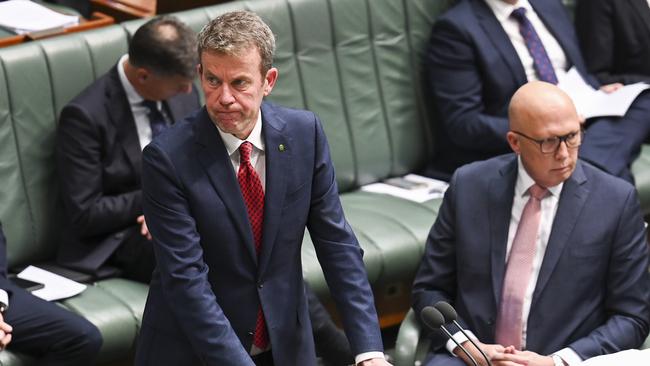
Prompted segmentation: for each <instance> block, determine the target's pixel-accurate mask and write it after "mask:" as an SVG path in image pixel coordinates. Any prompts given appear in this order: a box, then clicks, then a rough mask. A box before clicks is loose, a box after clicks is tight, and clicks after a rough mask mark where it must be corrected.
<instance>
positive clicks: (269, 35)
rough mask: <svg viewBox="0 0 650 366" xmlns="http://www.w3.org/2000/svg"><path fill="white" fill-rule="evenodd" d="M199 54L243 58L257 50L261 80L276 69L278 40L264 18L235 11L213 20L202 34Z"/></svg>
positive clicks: (200, 34) (248, 12)
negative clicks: (253, 49)
mask: <svg viewBox="0 0 650 366" xmlns="http://www.w3.org/2000/svg"><path fill="white" fill-rule="evenodd" d="M198 38H199V41H198V53H199V57H201V55H202V54H203V52H214V53H217V54H224V55H234V56H237V55H240V54H241V52H243V51H246V50H248V49H249V48H250V47H253V46H254V47H257V50H258V51H259V53H260V57H261V59H262V65H261V72H262V76H264V75H265V74H266V72H267V71H268V70H269V69H270V68H271V67H272V66H273V54H274V53H275V36H273V32H272V31H271V28H269V26H268V25H267V24H266V23H264V21H263V20H262V18H260V17H259V16H258V15H257V14H255V13H253V12H250V11H233V12H230V13H225V14H223V15H220V16H218V17H217V18H215V19H212V20H211V21H210V22H209V23H208V24H206V25H205V26H204V27H203V29H201V32H199V37H198Z"/></svg>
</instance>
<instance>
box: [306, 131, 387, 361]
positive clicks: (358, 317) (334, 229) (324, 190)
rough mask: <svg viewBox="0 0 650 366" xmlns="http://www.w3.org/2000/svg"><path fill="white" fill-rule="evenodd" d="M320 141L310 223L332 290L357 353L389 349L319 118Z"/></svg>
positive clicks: (317, 138) (316, 158)
mask: <svg viewBox="0 0 650 366" xmlns="http://www.w3.org/2000/svg"><path fill="white" fill-rule="evenodd" d="M315 146H316V153H315V161H314V175H313V182H312V195H311V207H310V211H309V217H308V221H307V229H308V230H309V234H310V235H311V238H312V241H313V242H314V247H315V249H316V255H317V256H318V261H319V262H320V264H321V267H322V268H323V272H324V274H325V279H326V281H327V284H328V286H329V288H330V293H331V295H332V297H333V298H334V300H335V301H336V304H337V307H338V310H339V314H341V317H342V318H343V325H344V327H345V331H346V335H347V336H348V339H349V340H350V345H351V349H352V352H353V354H355V355H358V354H360V353H364V352H370V351H380V352H383V349H384V348H383V345H382V341H381V334H380V331H379V321H378V318H377V311H376V309H375V305H374V297H373V294H372V290H371V289H370V284H369V283H368V275H367V274H366V269H365V266H364V263H363V258H362V253H363V251H362V249H361V248H360V246H359V243H358V242H357V239H356V237H355V235H354V233H353V232H352V228H351V227H350V225H349V224H348V222H347V220H346V219H345V216H344V214H343V208H342V207H341V201H340V199H339V194H338V188H337V185H336V178H335V174H334V167H333V165H332V161H331V158H330V152H329V147H328V144H327V140H326V138H325V133H324V132H323V129H322V126H321V124H320V121H319V120H318V119H316V134H315Z"/></svg>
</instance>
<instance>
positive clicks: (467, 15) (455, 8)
mask: <svg viewBox="0 0 650 366" xmlns="http://www.w3.org/2000/svg"><path fill="white" fill-rule="evenodd" d="M470 21H471V22H470ZM476 21H477V18H476V14H475V13H474V9H473V5H472V3H471V1H468V0H464V1H458V2H457V3H456V4H454V5H452V6H451V7H449V8H448V9H447V10H445V11H444V12H443V13H442V14H440V16H439V17H438V18H437V19H436V23H452V24H455V25H456V26H459V27H463V28H465V27H469V26H472V25H474V24H476Z"/></svg>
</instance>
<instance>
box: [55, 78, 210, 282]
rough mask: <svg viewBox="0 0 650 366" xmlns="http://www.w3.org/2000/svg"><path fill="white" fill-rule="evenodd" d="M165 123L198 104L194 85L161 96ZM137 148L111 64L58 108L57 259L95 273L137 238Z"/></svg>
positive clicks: (139, 199)
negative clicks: (60, 216) (60, 213)
mask: <svg viewBox="0 0 650 366" xmlns="http://www.w3.org/2000/svg"><path fill="white" fill-rule="evenodd" d="M165 104H166V106H167V108H168V111H169V114H170V117H171V119H172V121H180V120H181V119H183V118H184V117H185V116H187V115H188V114H190V113H191V112H193V111H194V110H196V109H197V108H198V107H199V98H198V94H197V92H196V89H195V88H193V89H192V93H191V94H180V95H177V96H175V97H172V98H170V99H169V100H167V101H165ZM141 156H142V150H141V148H140V142H139V140H138V132H137V130H136V126H135V121H134V119H133V113H131V107H130V105H129V101H128V99H127V96H126V93H125V92H124V88H122V84H121V82H120V78H119V74H118V71H117V66H114V67H113V68H111V70H110V71H109V72H108V73H106V74H105V75H103V76H102V77H100V78H99V79H97V80H96V81H95V82H94V83H93V84H91V85H90V86H88V88H86V89H85V90H84V91H83V92H81V93H80V94H79V95H78V96H77V97H76V98H74V99H73V100H72V101H70V103H68V104H67V105H66V106H65V107H64V108H63V110H62V111H61V117H60V121H59V127H58V129H57V141H56V158H57V169H58V177H59V188H60V191H61V200H62V203H63V206H64V208H65V211H66V213H67V218H68V220H67V222H66V226H65V229H64V230H63V232H64V234H63V235H64V238H63V240H62V243H63V244H62V245H61V247H60V248H59V254H58V261H59V263H60V264H63V265H65V266H68V267H71V268H75V269H77V270H82V271H85V272H94V271H96V270H97V269H98V268H99V267H100V266H101V265H102V264H103V263H104V262H105V261H106V259H107V258H108V257H109V256H110V255H111V254H112V253H113V252H114V251H115V250H116V249H117V247H118V246H120V245H121V244H122V243H123V242H125V241H126V240H127V239H128V238H129V237H130V236H131V235H140V234H139V227H140V225H139V224H137V223H136V218H137V217H138V216H140V215H142V193H141V191H140V171H141V159H142V158H141Z"/></svg>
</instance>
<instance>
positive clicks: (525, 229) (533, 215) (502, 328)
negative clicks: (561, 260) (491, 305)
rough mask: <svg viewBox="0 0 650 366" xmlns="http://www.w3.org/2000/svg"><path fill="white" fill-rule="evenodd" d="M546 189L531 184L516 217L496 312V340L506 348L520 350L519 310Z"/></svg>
mask: <svg viewBox="0 0 650 366" xmlns="http://www.w3.org/2000/svg"><path fill="white" fill-rule="evenodd" d="M547 192H548V190H547V189H546V188H542V187H540V186H538V185H537V184H533V185H532V186H531V187H530V188H529V189H528V193H529V194H530V198H529V199H528V202H526V206H525V207H524V211H523V212H522V214H521V219H520V220H519V226H518V227H517V233H516V234H515V238H514V240H513V241H512V249H510V256H509V257H508V262H507V264H506V275H505V278H504V280H503V292H502V295H501V303H500V304H499V314H498V315H497V325H496V333H495V340H496V342H497V343H498V344H501V345H503V346H505V347H507V346H511V345H512V346H515V348H517V349H518V350H521V346H522V345H521V338H522V331H523V329H522V321H523V319H522V311H523V306H524V296H525V295H526V288H527V287H528V283H529V281H530V275H531V272H532V270H533V258H534V257H535V243H536V242H537V232H538V231H539V221H540V217H541V213H542V209H541V200H542V198H544V196H546V193H547Z"/></svg>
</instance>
